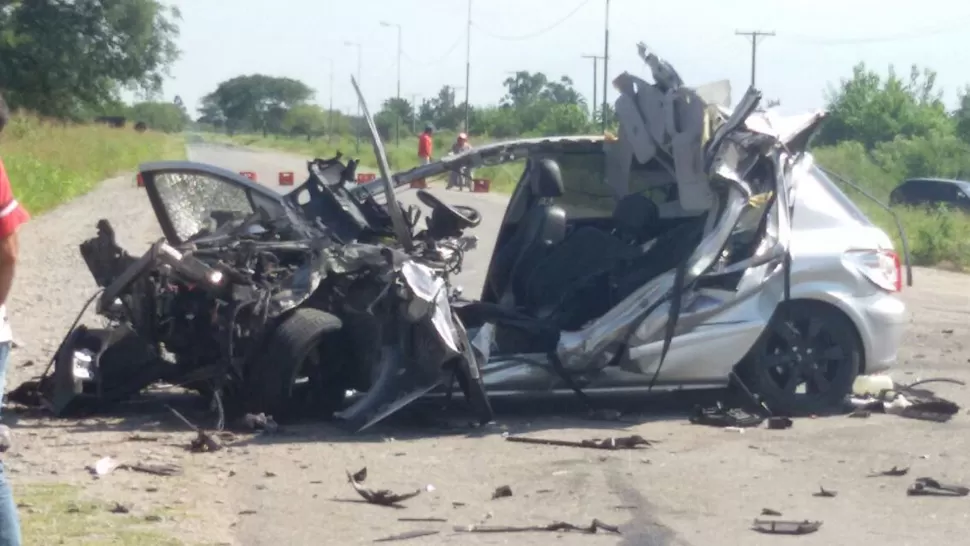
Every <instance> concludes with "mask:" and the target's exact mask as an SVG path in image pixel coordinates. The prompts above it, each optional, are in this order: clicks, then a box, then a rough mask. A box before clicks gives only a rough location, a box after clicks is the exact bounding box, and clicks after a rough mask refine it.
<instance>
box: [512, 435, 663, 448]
mask: <svg viewBox="0 0 970 546" xmlns="http://www.w3.org/2000/svg"><path fill="white" fill-rule="evenodd" d="M505 439H506V440H507V441H509V442H518V443H523V444H539V445H546V446H563V447H585V448H592V449H608V450H617V449H637V448H638V447H640V446H644V447H650V446H651V445H652V444H653V443H654V442H653V441H651V440H646V439H645V438H644V437H643V436H639V435H636V434H634V435H633V436H624V437H619V438H617V437H610V438H606V439H599V438H593V439H591V440H580V441H573V440H550V439H545V438H528V437H525V436H506V437H505Z"/></svg>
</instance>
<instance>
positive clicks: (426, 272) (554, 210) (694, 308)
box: [41, 46, 911, 430]
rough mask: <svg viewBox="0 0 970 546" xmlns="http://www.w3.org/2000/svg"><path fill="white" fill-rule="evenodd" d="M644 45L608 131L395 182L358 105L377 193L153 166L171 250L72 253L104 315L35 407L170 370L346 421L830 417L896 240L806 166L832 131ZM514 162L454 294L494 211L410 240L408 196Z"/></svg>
mask: <svg viewBox="0 0 970 546" xmlns="http://www.w3.org/2000/svg"><path fill="white" fill-rule="evenodd" d="M640 53H641V57H642V58H643V60H644V62H646V63H647V65H648V66H649V68H650V69H651V71H652V73H653V78H654V80H655V81H654V82H653V83H649V82H646V81H644V80H642V79H640V78H637V77H635V76H632V75H630V74H626V73H624V74H622V75H620V76H619V77H617V78H616V79H615V80H614V85H615V86H616V88H617V89H618V90H619V91H620V97H619V98H618V99H617V102H616V111H617V113H618V115H619V118H620V130H619V134H618V135H617V136H616V137H612V136H607V137H604V136H590V137H572V136H571V137H550V138H539V139H527V140H515V141H509V142H501V143H495V144H488V145H484V146H481V147H478V148H475V149H473V150H470V151H468V152H465V153H462V154H458V155H455V156H451V157H448V158H445V159H443V160H441V161H438V162H436V163H432V164H429V165H422V166H420V167H416V168H414V169H411V170H409V171H406V172H402V173H396V174H394V175H393V176H392V175H391V174H390V173H389V169H388V166H387V159H386V157H385V154H384V151H383V144H382V142H381V139H380V137H379V135H378V133H377V131H376V129H375V127H374V124H373V119H372V118H371V116H370V114H369V113H368V111H367V108H366V105H365V106H364V108H363V112H364V115H365V118H366V119H367V121H368V123H369V124H370V126H371V132H372V138H373V143H374V148H375V155H376V157H377V159H378V163H379V167H380V171H381V178H380V179H378V180H375V181H374V182H372V183H369V184H364V185H360V186H351V185H350V184H349V183H348V182H349V181H350V180H351V179H352V176H351V175H352V171H353V169H354V164H353V162H351V163H349V164H347V165H345V164H343V163H341V162H340V161H339V160H337V159H333V160H328V161H319V160H318V161H315V162H312V163H311V165H310V178H309V180H308V181H307V183H306V184H304V185H303V186H301V187H299V188H297V189H295V190H294V191H293V192H291V193H289V194H287V195H286V196H283V197H279V196H276V195H275V194H273V193H272V192H271V191H269V190H266V189H264V188H262V187H260V186H258V185H256V184H253V183H251V182H249V181H248V180H245V179H244V178H242V177H240V176H238V175H235V174H234V173H230V172H228V171H222V170H220V169H216V168H214V167H210V166H205V165H198V164H155V165H152V166H147V167H145V168H144V169H143V172H142V176H143V179H144V183H145V186H146V189H147V190H148V195H149V198H150V199H151V201H152V205H153V207H154V208H155V211H156V213H157V214H158V217H159V222H160V224H161V226H162V229H163V232H164V234H165V237H166V239H165V241H160V242H159V243H157V244H156V245H155V246H153V247H152V249H151V250H150V251H149V252H148V253H147V254H146V255H145V256H143V257H142V258H141V259H135V258H132V257H128V256H127V255H126V254H124V252H123V251H121V250H120V249H118V248H117V245H115V244H114V243H113V240H112V237H111V235H110V231H109V230H105V233H103V234H101V235H99V237H98V238H96V239H93V240H92V241H89V242H86V243H85V245H86V246H82V253H84V254H85V258H86V260H87V261H88V263H89V265H90V267H91V270H92V273H93V274H94V276H95V278H96V279H97V280H98V282H99V284H100V285H101V286H104V287H105V292H104V294H102V296H101V299H100V304H99V312H100V313H101V314H102V315H103V316H106V317H108V318H110V319H111V320H112V325H111V326H109V327H108V328H104V329H97V330H88V329H85V328H83V327H78V328H77V329H73V330H72V333H71V334H70V335H69V336H68V338H67V339H66V340H65V343H64V344H63V346H62V348H61V350H59V351H58V353H57V356H56V358H55V373H54V374H53V376H52V377H47V378H45V381H46V382H44V383H43V384H44V385H46V388H42V389H41V390H42V392H46V393H53V394H49V395H48V396H52V397H53V399H54V400H55V402H54V404H53V405H54V408H55V411H58V412H64V411H66V408H69V407H71V406H72V405H73V404H79V403H81V400H83V399H88V400H94V401H95V402H96V403H101V402H103V401H105V400H110V399H116V398H119V396H120V395H124V396H127V395H130V394H131V393H133V392H136V391H137V390H140V389H141V388H143V387H144V386H145V385H147V384H148V383H150V382H152V381H157V380H165V381H168V382H170V383H178V384H183V385H190V386H195V387H196V388H198V389H199V390H201V391H203V392H208V393H211V394H213V395H214V398H215V399H216V400H217V401H218V400H221V399H222V398H223V397H225V398H226V399H227V405H230V406H231V405H232V403H231V402H232V401H234V402H235V403H236V404H237V405H239V406H240V407H242V408H245V409H247V410H248V411H253V412H255V411H263V412H267V413H273V414H274V415H277V416H280V415H283V416H285V415H286V414H287V413H289V412H291V411H292V410H293V408H296V407H301V408H304V409H307V408H309V409H313V410H322V411H323V412H324V413H327V414H329V413H331V412H333V414H334V415H335V416H336V417H337V418H338V419H339V420H341V421H342V422H344V423H346V424H348V425H349V426H350V427H351V428H354V429H357V430H359V429H362V428H367V427H368V426H370V425H372V424H373V423H376V422H378V421H379V420H381V419H383V418H384V417H386V416H388V415H390V414H391V413H393V412H395V411H397V410H399V409H401V408H403V407H405V406H406V405H408V404H409V403H411V402H412V401H414V400H416V399H418V398H420V397H422V396H425V395H428V394H447V393H450V392H451V390H452V388H453V386H454V385H455V384H456V383H457V384H458V386H460V388H461V389H462V390H463V391H464V394H465V398H466V400H467V402H468V403H469V405H470V406H471V408H472V410H473V411H474V412H475V414H476V416H477V417H478V418H479V420H480V421H487V420H489V419H491V417H492V409H491V404H490V401H489V397H490V396H495V395H500V394H521V393H533V392H552V391H565V392H569V391H572V392H574V393H576V394H577V395H579V396H580V397H582V398H584V399H585V398H586V395H587V394H590V393H597V392H606V393H618V392H622V391H649V390H652V389H655V388H656V389H692V388H720V387H724V386H727V385H735V386H737V387H739V388H740V390H742V391H743V392H745V393H747V394H750V395H751V397H753V398H756V399H757V401H758V402H759V403H760V404H761V405H762V406H765V407H768V408H769V409H770V411H772V412H773V413H775V414H785V413H788V414H802V413H822V412H825V411H827V410H829V409H835V408H837V407H839V406H840V405H841V404H842V401H843V399H844V397H845V395H846V394H847V393H849V392H850V390H851V387H852V383H853V380H854V379H855V377H856V376H857V375H858V374H860V373H873V372H877V371H880V370H883V369H885V368H887V367H888V366H891V365H892V364H893V362H894V361H895V359H896V353H897V350H898V345H899V339H900V336H901V332H902V329H903V327H904V324H905V322H906V319H905V306H904V304H903V303H902V301H901V300H900V299H899V298H898V296H897V293H898V292H899V291H900V290H901V287H902V271H901V269H902V267H901V260H900V258H899V257H898V255H897V254H896V253H895V251H894V249H893V245H892V242H891V240H890V238H889V237H888V236H887V235H886V234H885V233H884V232H883V231H882V230H880V229H878V228H877V227H875V226H874V225H872V223H871V222H870V221H869V220H868V219H867V218H866V217H865V215H864V214H862V213H861V212H860V211H859V210H858V208H856V207H855V205H854V204H853V203H852V202H851V201H850V200H849V199H848V198H847V197H846V196H845V195H844V194H843V193H842V192H841V190H840V189H839V188H838V187H836V185H835V184H834V183H833V182H832V180H831V179H830V178H829V176H828V175H827V174H826V172H825V171H823V170H822V169H820V168H819V167H818V166H816V165H815V163H814V161H813V159H812V156H811V155H810V154H809V153H808V152H807V147H808V142H809V139H810V137H811V135H812V134H813V133H814V131H815V130H816V129H817V128H818V126H819V124H820V123H821V122H822V120H823V117H824V116H823V115H822V114H812V115H808V116H804V117H799V118H786V119H782V118H777V117H774V116H772V115H770V114H768V113H766V112H763V111H761V110H759V109H758V106H759V102H760V99H761V95H760V93H759V92H758V91H757V90H755V89H749V90H748V91H747V92H746V93H745V95H744V96H743V98H742V99H741V101H740V103H739V104H738V105H737V106H735V107H734V108H733V109H728V108H727V106H728V104H729V103H730V98H729V96H728V95H729V92H727V90H726V87H725V86H724V85H712V86H706V87H702V88H697V89H693V88H689V87H687V86H685V85H684V84H683V83H682V82H681V80H680V78H679V76H678V75H677V73H676V71H674V70H673V68H672V67H670V66H669V65H668V64H667V63H665V62H663V61H661V60H660V59H658V58H657V57H656V56H655V55H653V54H651V53H649V52H647V50H646V48H644V47H642V46H641V48H640ZM355 87H356V83H355ZM358 97H359V98H360V100H361V102H362V104H363V102H364V101H363V98H362V97H361V96H360V93H359V89H358ZM518 160H523V161H524V162H525V168H524V171H523V174H522V177H521V179H520V180H519V182H518V184H517V186H516V188H515V190H514V191H513V193H512V195H511V198H510V200H509V203H508V207H507V210H506V212H505V216H504V219H503V222H502V227H501V230H500V232H499V234H498V238H497V243H496V246H495V249H494V252H493V254H492V256H491V257H490V265H489V268H488V273H487V278H486V282H485V286H484V289H483V291H482V295H481V298H480V299H477V300H466V299H463V298H462V297H460V296H458V295H457V294H455V293H454V292H453V291H452V289H451V287H450V277H449V275H450V273H451V272H454V271H455V270H457V268H458V267H459V266H460V259H461V256H462V255H463V253H464V251H465V250H467V249H468V245H467V244H464V243H462V241H466V240H467V238H466V237H465V236H464V235H463V232H464V230H466V229H468V228H471V227H474V226H475V225H477V224H478V221H480V219H481V217H480V215H478V214H477V212H476V211H474V210H469V209H467V208H460V207H454V206H449V205H447V204H445V203H444V202H442V201H441V200H440V199H438V198H437V197H435V196H434V194H432V193H431V192H427V191H422V192H419V194H418V196H419V198H420V200H421V201H422V202H423V203H424V204H425V205H427V206H429V207H430V208H431V210H432V212H431V214H430V217H429V222H428V228H427V229H426V230H423V231H420V232H416V224H417V217H418V215H419V211H417V210H416V209H414V208H410V209H408V210H407V211H405V210H404V209H403V208H402V207H401V206H400V205H399V204H398V202H397V198H396V197H395V188H397V187H402V186H407V185H409V183H410V182H412V181H416V180H421V179H427V178H429V177H433V176H437V175H442V174H446V173H448V172H454V171H460V170H462V169H466V168H478V167H483V166H492V165H500V164H504V163H509V162H513V161H518ZM187 175H191V176H187ZM200 180H202V182H200ZM206 180H207V181H208V182H204V181H206ZM207 186H211V187H210V188H209V189H206V187H207ZM234 195H235V196H236V197H233V196H234ZM189 196H195V197H193V198H191V199H190V198H189ZM379 200H383V201H384V203H383V204H380V203H379ZM194 202H198V203H201V204H203V205H204V206H202V207H201V208H198V209H197V208H193V206H191V205H189V203H194ZM216 208H221V209H227V210H225V211H218V210H214V209H216ZM102 227H105V226H102ZM903 240H904V241H905V238H903ZM903 250H904V254H905V248H904V249H903ZM904 257H905V256H904ZM906 263H907V264H908V259H906ZM910 280H911V279H910ZM115 347H118V349H115V351H117V352H116V353H112V348H115ZM172 353H174V356H173V354H172ZM133 355H141V356H140V357H138V358H136V356H133ZM155 370H166V373H165V374H162V373H160V372H157V371H155ZM347 391H357V393H359V394H358V395H356V396H355V397H354V398H353V399H352V400H350V401H348V400H345V393H346V392H347ZM348 402H349V404H348ZM345 406H346V407H345Z"/></svg>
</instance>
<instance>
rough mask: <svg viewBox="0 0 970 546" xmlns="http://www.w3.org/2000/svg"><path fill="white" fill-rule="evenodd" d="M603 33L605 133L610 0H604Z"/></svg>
mask: <svg viewBox="0 0 970 546" xmlns="http://www.w3.org/2000/svg"><path fill="white" fill-rule="evenodd" d="M603 28H604V32H603V110H602V111H601V113H600V117H602V118H603V131H604V132H605V131H606V113H607V112H608V110H607V108H608V106H609V102H608V101H607V100H606V95H607V92H608V91H609V80H610V76H609V74H610V0H606V23H605V25H604V27H603Z"/></svg>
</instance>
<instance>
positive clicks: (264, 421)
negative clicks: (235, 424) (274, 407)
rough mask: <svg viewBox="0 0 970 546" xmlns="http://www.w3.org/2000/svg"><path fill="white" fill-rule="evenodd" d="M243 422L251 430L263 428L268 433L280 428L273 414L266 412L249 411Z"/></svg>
mask: <svg viewBox="0 0 970 546" xmlns="http://www.w3.org/2000/svg"><path fill="white" fill-rule="evenodd" d="M242 424H243V425H244V426H245V427H246V428H248V429H250V430H261V431H263V432H266V433H268V434H273V433H275V432H278V431H279V428H280V426H279V424H278V423H277V422H276V421H275V420H274V419H273V416H272V415H266V414H265V413H257V414H253V413H247V414H246V415H244V416H243V418H242Z"/></svg>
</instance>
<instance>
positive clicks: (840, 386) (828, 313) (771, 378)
mask: <svg viewBox="0 0 970 546" xmlns="http://www.w3.org/2000/svg"><path fill="white" fill-rule="evenodd" d="M862 359H863V346H862V341H861V340H860V339H859V335H858V332H857V330H856V328H855V324H853V322H852V321H851V320H850V319H849V318H848V317H847V316H846V315H845V314H844V313H842V311H840V310H839V309H837V308H835V307H833V306H831V305H828V304H825V303H821V302H816V301H808V300H793V301H789V302H788V303H785V304H782V305H780V306H779V307H778V309H777V310H776V311H775V315H774V316H773V317H772V319H771V321H770V322H769V324H768V327H767V328H766V329H765V331H764V332H763V333H762V334H761V337H760V338H759V339H758V341H757V342H756V343H755V345H754V347H752V349H751V352H750V353H748V356H747V357H746V358H745V361H744V362H743V363H742V365H741V369H740V370H739V371H740V372H741V377H742V379H743V380H744V381H745V383H746V384H747V386H748V387H749V388H750V389H751V390H752V391H754V392H755V393H757V394H759V395H761V397H762V399H763V401H764V402H765V404H766V405H767V406H768V408H769V409H770V410H771V411H772V412H773V413H775V414H780V415H792V416H795V415H810V414H815V415H820V414H825V413H831V412H833V411H837V410H838V409H839V408H840V407H841V406H842V403H843V401H844V400H845V397H846V396H847V395H848V394H849V393H850V392H851V391H852V384H853V382H854V381H855V378H856V376H857V375H858V374H859V370H860V369H861V366H862Z"/></svg>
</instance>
